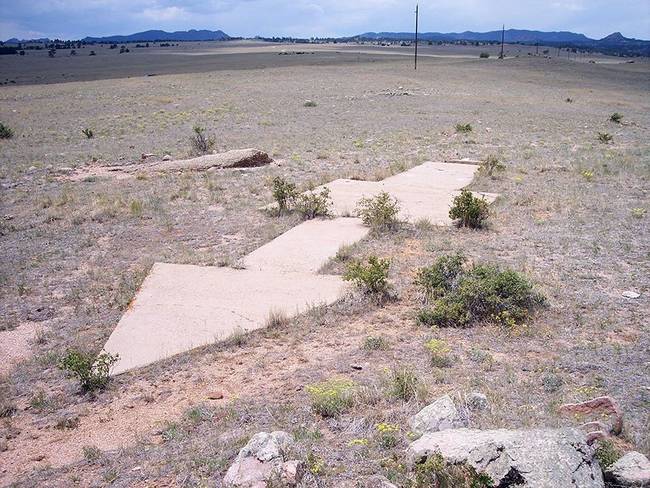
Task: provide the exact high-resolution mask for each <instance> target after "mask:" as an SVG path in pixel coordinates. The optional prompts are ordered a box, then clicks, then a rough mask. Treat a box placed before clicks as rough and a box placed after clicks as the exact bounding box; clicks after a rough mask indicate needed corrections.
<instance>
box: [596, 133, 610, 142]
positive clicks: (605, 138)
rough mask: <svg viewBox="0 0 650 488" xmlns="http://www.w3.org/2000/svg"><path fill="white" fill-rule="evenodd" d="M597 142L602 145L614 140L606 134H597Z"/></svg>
mask: <svg viewBox="0 0 650 488" xmlns="http://www.w3.org/2000/svg"><path fill="white" fill-rule="evenodd" d="M598 140H599V141H600V142H601V143H603V144H609V143H610V142H612V141H613V140H614V137H612V135H611V134H609V133H607V132H599V133H598Z"/></svg>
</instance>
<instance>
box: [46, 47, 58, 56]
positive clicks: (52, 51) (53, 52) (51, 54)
mask: <svg viewBox="0 0 650 488" xmlns="http://www.w3.org/2000/svg"><path fill="white" fill-rule="evenodd" d="M55 54H56V49H53V48H52V49H50V50H49V51H48V52H47V55H48V56H49V57H51V58H53V57H54V55H55Z"/></svg>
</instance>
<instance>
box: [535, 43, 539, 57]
mask: <svg viewBox="0 0 650 488" xmlns="http://www.w3.org/2000/svg"><path fill="white" fill-rule="evenodd" d="M535 56H539V42H538V43H537V44H535Z"/></svg>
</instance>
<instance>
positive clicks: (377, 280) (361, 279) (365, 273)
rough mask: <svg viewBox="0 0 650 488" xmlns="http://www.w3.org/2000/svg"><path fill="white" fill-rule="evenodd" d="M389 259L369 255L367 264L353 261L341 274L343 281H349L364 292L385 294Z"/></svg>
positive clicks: (387, 284) (387, 286) (387, 287)
mask: <svg viewBox="0 0 650 488" xmlns="http://www.w3.org/2000/svg"><path fill="white" fill-rule="evenodd" d="M389 268H390V259H381V258H378V257H377V256H370V257H369V258H368V264H363V262H361V261H353V262H352V263H350V264H349V265H348V268H347V270H346V272H345V274H344V275H343V279H344V280H345V281H351V282H353V283H354V284H355V285H357V286H358V287H359V288H361V289H362V290H364V291H365V292H366V293H369V294H373V295H382V294H386V293H387V292H388V290H389V288H390V286H389V283H388V270H389Z"/></svg>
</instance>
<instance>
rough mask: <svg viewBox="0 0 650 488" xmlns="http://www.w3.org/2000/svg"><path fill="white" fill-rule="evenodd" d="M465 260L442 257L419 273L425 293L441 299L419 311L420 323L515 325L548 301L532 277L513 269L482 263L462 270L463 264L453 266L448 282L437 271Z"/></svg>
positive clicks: (419, 279) (456, 325) (457, 325)
mask: <svg viewBox="0 0 650 488" xmlns="http://www.w3.org/2000/svg"><path fill="white" fill-rule="evenodd" d="M461 259H462V258H460V257H459V255H451V256H442V257H441V258H439V259H438V261H436V263H434V265H433V266H431V267H429V268H423V269H422V270H420V271H419V272H418V279H416V283H417V284H418V285H420V287H421V288H422V291H423V292H424V293H425V295H427V296H429V297H433V298H437V300H436V301H435V303H434V304H433V308H431V309H428V308H427V309H424V310H421V311H420V312H419V313H418V316H417V319H418V322H419V323H421V324H426V325H433V326H439V327H468V326H470V325H473V324H474V323H477V322H492V323H496V324H498V325H503V326H508V327H512V326H515V325H517V324H519V323H521V322H523V321H525V320H526V319H527V318H528V317H529V316H530V313H531V312H532V311H533V310H534V309H535V308H537V307H540V306H542V305H544V304H545V302H546V299H545V298H544V296H543V295H541V294H540V293H538V292H537V291H535V289H534V287H533V285H532V283H531V282H530V281H529V280H528V278H526V277H525V276H523V275H521V274H519V273H517V272H516V271H512V270H509V269H506V270H501V269H499V268H498V267H496V266H493V265H483V264H481V265H474V266H473V267H471V268H470V269H467V270H465V269H461V270H460V271H458V269H459V267H453V266H452V269H453V272H452V273H450V275H451V276H453V278H452V279H450V280H448V281H444V279H442V278H439V275H438V274H436V272H435V271H436V270H439V269H447V268H446V267H447V263H449V262H452V263H454V265H456V264H458V263H459V260H461ZM462 262H464V261H462V260H461V261H460V264H462ZM460 264H458V265H459V266H460ZM432 270H434V271H432ZM440 275H441V274H440ZM421 277H427V278H428V277H432V278H430V279H423V278H421ZM439 283H442V284H439Z"/></svg>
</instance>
